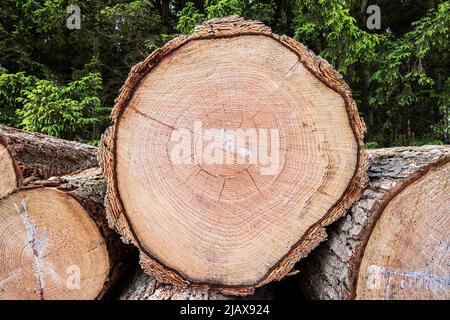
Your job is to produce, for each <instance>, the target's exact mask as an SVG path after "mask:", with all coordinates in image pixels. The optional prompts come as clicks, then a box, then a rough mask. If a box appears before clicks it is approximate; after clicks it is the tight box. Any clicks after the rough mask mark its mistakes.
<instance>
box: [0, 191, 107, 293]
mask: <svg viewBox="0 0 450 320" xmlns="http://www.w3.org/2000/svg"><path fill="white" fill-rule="evenodd" d="M0 257H1V260H0V299H2V300H4V299H15V300H16V299H17V300H31V299H38V300H44V299H45V300H54V299H94V298H96V297H97V296H99V295H100V294H101V292H102V290H103V287H104V284H105V282H106V279H107V277H108V272H109V268H110V266H109V259H108V251H107V248H106V245H105V241H104V239H103V237H102V235H101V234H100V232H99V229H98V228H97V226H96V224H95V223H94V221H93V220H92V219H91V218H90V216H89V214H88V213H87V212H86V210H85V209H84V208H83V207H82V206H81V205H80V203H79V202H78V201H77V200H76V199H75V198H73V197H72V196H70V195H69V194H67V193H65V192H62V191H58V190H56V189H53V188H43V187H36V188H34V187H33V188H26V189H19V190H18V191H16V192H14V193H12V194H11V195H9V196H8V197H6V198H4V199H3V200H2V201H1V202H0Z"/></svg>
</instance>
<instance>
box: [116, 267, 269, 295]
mask: <svg viewBox="0 0 450 320" xmlns="http://www.w3.org/2000/svg"><path fill="white" fill-rule="evenodd" d="M118 298H119V299H120V300H272V299H273V298H274V294H273V292H272V291H271V290H270V289H269V288H268V287H267V286H265V287H262V288H258V289H256V290H255V293H254V294H253V295H251V296H247V297H245V298H242V297H236V296H225V295H222V294H219V293H215V292H211V291H208V290H206V289H204V290H202V289H194V288H180V287H175V286H172V285H168V284H163V283H161V282H159V281H158V280H156V279H155V278H154V277H152V276H151V275H148V274H146V273H144V271H143V270H142V269H141V268H138V269H137V270H136V271H135V273H134V274H133V275H132V277H131V279H130V280H129V281H128V282H127V284H126V285H125V286H124V287H123V289H122V290H121V292H120V293H119V297H118Z"/></svg>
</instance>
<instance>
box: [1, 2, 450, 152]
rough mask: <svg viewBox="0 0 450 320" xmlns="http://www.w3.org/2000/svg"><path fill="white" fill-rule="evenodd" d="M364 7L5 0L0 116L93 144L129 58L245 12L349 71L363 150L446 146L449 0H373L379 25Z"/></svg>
mask: <svg viewBox="0 0 450 320" xmlns="http://www.w3.org/2000/svg"><path fill="white" fill-rule="evenodd" d="M369 4H375V1H371V0H369V1H357V0H348V1H341V0H281V1H275V0H206V1H200V0H190V1H182V0H174V1H169V0H161V1H155V0H115V1H113V0H96V1H84V0H42V1H36V0H20V1H18V0H3V1H1V2H0V52H1V53H2V54H1V55H0V66H1V68H0V122H1V123H4V124H7V125H10V126H16V127H22V128H26V129H28V130H35V131H40V132H45V133H50V134H53V135H57V136H61V137H65V138H73V139H78V140H80V141H85V142H88V143H92V144H96V143H97V142H98V138H99V136H100V134H101V132H102V131H103V130H104V129H105V128H106V126H107V125H108V119H107V117H106V115H107V114H108V113H109V110H110V108H111V107H112V105H113V103H114V99H115V97H116V96H117V94H118V90H119V89H120V87H121V86H122V84H123V82H124V81H125V79H126V77H127V75H128V72H129V70H130V68H131V67H132V66H133V65H135V64H136V63H137V62H139V61H142V60H143V59H144V58H145V57H147V56H148V54H149V53H150V52H151V51H153V50H155V49H156V48H158V47H160V46H161V45H163V44H164V43H165V42H167V41H169V40H171V39H172V38H174V37H175V36H176V35H177V32H178V33H184V34H189V33H190V32H192V30H193V29H194V27H195V25H196V24H198V23H201V22H203V21H205V20H207V19H211V18H215V17H224V16H227V15H231V14H238V15H241V16H243V17H244V18H246V19H252V20H261V21H263V22H264V23H266V24H267V25H269V26H270V27H271V28H272V30H274V31H275V32H276V33H278V34H287V35H289V36H292V37H295V38H296V39H297V40H299V41H300V42H302V43H304V44H306V45H307V46H308V47H309V48H310V49H312V50H313V51H315V52H316V53H318V54H320V55H322V56H323V57H324V58H326V59H327V60H328V61H329V62H330V63H331V64H332V65H333V66H334V67H335V68H336V69H337V70H338V71H339V72H340V73H341V74H342V75H343V76H344V79H345V80H346V82H347V83H348V84H349V85H350V87H351V89H352V92H353V96H354V98H355V100H356V102H357V104H358V110H359V112H360V114H361V115H362V116H363V117H364V119H365V122H366V124H367V127H368V132H367V136H366V138H367V141H369V142H367V143H366V147H368V148H372V147H384V146H392V145H405V144H412V145H421V144H427V143H449V120H450V119H449V105H450V64H449V61H450V44H449V41H450V40H449V34H450V30H449V28H450V8H449V7H450V3H449V1H445V0H435V1H413V0H402V1H389V0H378V1H377V2H376V4H377V5H379V6H380V8H381V23H382V29H381V30H368V29H367V27H366V19H367V17H368V14H366V8H367V6H368V5H369ZM68 5H78V6H79V7H80V9H81V14H82V17H81V29H79V30H69V29H68V28H67V26H66V19H67V18H68V16H69V14H68V13H67V12H66V8H67V6H68ZM39 79H42V80H39ZM102 79H103V81H102ZM169 90H170V88H169Z"/></svg>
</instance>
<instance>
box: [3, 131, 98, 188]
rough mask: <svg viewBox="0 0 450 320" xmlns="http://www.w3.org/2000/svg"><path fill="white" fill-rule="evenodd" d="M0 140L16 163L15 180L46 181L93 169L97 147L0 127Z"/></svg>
mask: <svg viewBox="0 0 450 320" xmlns="http://www.w3.org/2000/svg"><path fill="white" fill-rule="evenodd" d="M0 139H1V141H0V142H1V143H3V144H4V145H5V146H6V147H7V148H8V150H9V152H10V154H11V156H12V157H13V159H14V161H15V162H16V164H17V168H18V172H17V174H18V175H19V177H18V178H19V180H20V181H22V180H25V181H24V182H25V183H26V182H27V181H29V180H36V179H47V178H50V177H53V176H61V175H64V174H69V173H71V172H75V171H77V170H82V169H88V168H92V167H96V166H97V148H95V147H92V146H88V145H85V144H81V143H78V142H74V141H67V140H62V139H57V138H53V137H51V136H47V135H43V134H39V133H31V132H26V131H22V130H18V129H13V128H9V127H5V126H2V125H0Z"/></svg>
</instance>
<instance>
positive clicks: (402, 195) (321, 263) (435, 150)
mask: <svg viewBox="0 0 450 320" xmlns="http://www.w3.org/2000/svg"><path fill="white" fill-rule="evenodd" d="M369 154H370V165H369V169H368V174H369V178H370V184H369V185H368V187H367V188H366V189H365V190H364V193H363V197H362V198H361V200H359V201H358V202H357V203H355V204H354V205H353V207H352V208H351V210H350V212H349V214H348V215H347V216H346V217H345V218H343V219H341V220H339V221H338V222H337V223H336V224H334V225H333V226H332V227H331V228H329V239H328V240H327V241H326V242H324V243H323V244H321V245H320V246H319V248H317V250H316V251H315V252H314V253H313V254H312V255H310V256H309V257H308V258H307V259H306V260H304V261H302V263H301V264H300V271H301V272H300V274H301V283H302V286H303V288H304V291H305V293H307V294H309V296H310V297H311V298H313V299H355V298H356V299H448V298H449V297H450V296H449V294H450V288H449V277H448V274H449V266H448V261H449V258H450V256H449V251H448V246H449V243H450V239H449V235H448V230H450V215H449V213H450V207H449V202H448V196H449V187H448V177H449V170H450V165H449V161H450V147H449V146H425V147H402V148H392V149H379V150H373V151H370V153H369Z"/></svg>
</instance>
